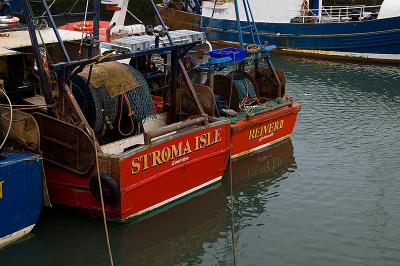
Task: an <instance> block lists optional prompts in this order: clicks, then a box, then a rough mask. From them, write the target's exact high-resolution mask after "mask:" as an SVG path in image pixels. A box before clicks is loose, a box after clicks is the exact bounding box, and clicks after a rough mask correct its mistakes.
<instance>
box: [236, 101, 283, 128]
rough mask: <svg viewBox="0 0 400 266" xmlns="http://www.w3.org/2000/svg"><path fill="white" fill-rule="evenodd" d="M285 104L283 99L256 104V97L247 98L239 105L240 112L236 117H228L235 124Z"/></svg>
mask: <svg viewBox="0 0 400 266" xmlns="http://www.w3.org/2000/svg"><path fill="white" fill-rule="evenodd" d="M286 102H287V100H285V99H283V98H277V99H275V100H271V101H266V102H264V103H258V99H257V98H256V97H247V98H245V99H243V101H242V102H241V103H240V109H241V111H240V112H239V113H238V114H237V115H236V116H233V117H230V120H231V123H233V124H235V123H237V122H238V121H240V120H242V119H244V118H246V117H247V116H249V115H251V114H256V113H258V112H261V111H265V110H269V109H271V110H272V108H274V107H276V106H279V105H283V104H285V103H286Z"/></svg>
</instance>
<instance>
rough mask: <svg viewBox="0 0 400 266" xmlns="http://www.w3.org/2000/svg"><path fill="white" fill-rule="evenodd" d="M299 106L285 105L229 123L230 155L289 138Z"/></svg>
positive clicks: (264, 146) (255, 149)
mask: <svg viewBox="0 0 400 266" xmlns="http://www.w3.org/2000/svg"><path fill="white" fill-rule="evenodd" d="M300 109H301V106H300V104H299V103H297V102H291V103H289V104H288V105H287V106H284V107H281V108H277V109H275V110H272V111H269V112H265V113H261V114H258V115H255V116H252V117H249V118H246V119H242V120H239V121H238V122H237V123H235V124H232V125H231V142H232V148H231V157H232V158H233V159H234V158H238V157H240V156H244V155H246V154H249V153H251V152H254V151H257V150H260V149H263V148H266V147H267V146H270V145H273V144H275V143H278V142H280V141H282V140H285V139H287V138H289V137H290V136H291V134H292V132H293V129H294V126H295V123H296V119H297V115H298V113H299V112H300Z"/></svg>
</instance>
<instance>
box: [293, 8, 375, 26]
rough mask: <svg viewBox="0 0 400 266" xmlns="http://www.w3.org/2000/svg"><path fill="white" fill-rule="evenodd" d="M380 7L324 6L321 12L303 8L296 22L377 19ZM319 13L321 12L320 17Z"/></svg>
mask: <svg viewBox="0 0 400 266" xmlns="http://www.w3.org/2000/svg"><path fill="white" fill-rule="evenodd" d="M380 7H381V6H380V5H375V6H366V5H353V6H323V7H322V8H321V10H320V9H309V8H308V7H304V6H303V7H302V10H300V16H299V17H297V20H296V22H302V23H310V22H313V23H317V22H322V23H324V22H345V21H359V20H365V19H375V18H377V16H378V13H379V10H380ZM291 11H294V10H291ZM297 11H298V10H297ZM319 12H321V14H320V15H319Z"/></svg>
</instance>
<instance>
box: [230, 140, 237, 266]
mask: <svg viewBox="0 0 400 266" xmlns="http://www.w3.org/2000/svg"><path fill="white" fill-rule="evenodd" d="M231 150H232V145H231ZM229 175H230V181H231V182H230V183H231V184H230V190H231V195H230V196H231V234H232V254H233V265H235V266H236V265H237V260H236V241H235V202H234V197H233V174H232V154H231V157H230V158H229Z"/></svg>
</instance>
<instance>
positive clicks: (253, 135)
mask: <svg viewBox="0 0 400 266" xmlns="http://www.w3.org/2000/svg"><path fill="white" fill-rule="evenodd" d="M282 128H283V119H282V120H280V121H275V122H272V123H269V124H266V125H263V126H261V127H258V128H256V129H252V130H250V131H249V139H248V140H252V139H257V138H260V140H261V139H265V138H268V137H272V136H273V133H274V132H276V131H278V130H280V129H282Z"/></svg>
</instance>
